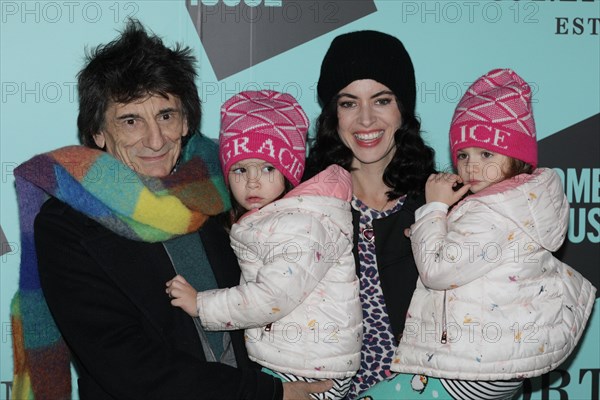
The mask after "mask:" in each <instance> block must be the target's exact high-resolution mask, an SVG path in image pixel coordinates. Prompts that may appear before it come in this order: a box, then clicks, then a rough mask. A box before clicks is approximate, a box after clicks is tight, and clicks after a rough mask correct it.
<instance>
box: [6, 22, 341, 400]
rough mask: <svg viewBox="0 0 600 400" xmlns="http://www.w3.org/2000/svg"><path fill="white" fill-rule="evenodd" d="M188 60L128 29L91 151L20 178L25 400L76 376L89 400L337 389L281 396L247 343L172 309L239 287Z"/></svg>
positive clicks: (65, 386) (54, 391) (104, 67)
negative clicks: (177, 278)
mask: <svg viewBox="0 0 600 400" xmlns="http://www.w3.org/2000/svg"><path fill="white" fill-rule="evenodd" d="M190 53H191V51H190V49H189V48H180V47H177V48H175V49H169V48H167V47H165V46H164V45H163V43H162V41H161V40H160V39H159V38H158V37H156V36H152V35H148V34H147V33H146V32H145V30H144V28H143V27H142V26H141V25H140V24H139V23H137V22H130V23H129V24H128V25H127V27H126V29H125V31H124V32H123V33H122V34H121V36H120V37H119V38H117V39H116V40H115V41H113V42H111V43H109V44H106V45H101V46H99V47H97V48H96V49H95V50H94V51H92V52H91V54H90V55H89V57H88V62H87V65H86V66H85V67H84V69H83V70H82V71H81V72H80V74H79V82H78V83H79V85H78V90H79V104H80V110H79V117H78V121H77V122H78V128H79V137H80V140H81V142H82V143H83V144H84V146H72V147H67V148H63V149H59V150H56V151H53V152H50V153H46V154H43V155H40V156H36V157H34V158H33V159H31V160H30V161H28V162H26V163H24V164H22V165H21V166H20V167H19V168H18V169H17V170H16V171H15V175H16V179H17V191H18V196H19V206H20V210H21V216H22V218H21V225H22V226H21V228H22V238H23V247H22V251H23V259H22V265H21V277H20V282H19V292H18V293H17V295H16V296H15V299H14V300H13V304H12V320H13V329H14V332H15V339H14V358H15V371H14V373H15V380H14V385H13V398H15V399H23V398H36V399H37V398H51V399H59V398H68V397H70V395H71V387H70V375H69V361H70V360H72V361H73V363H74V365H75V367H76V369H77V372H78V375H79V381H78V387H79V394H80V397H81V399H83V400H85V399H94V400H96V399H144V400H146V399H257V400H263V399H281V398H285V399H291V398H308V391H309V390H310V391H315V392H317V391H322V390H326V389H328V386H329V383H328V382H325V383H324V382H320V383H318V384H306V383H285V384H283V385H282V383H281V382H280V381H278V380H277V379H275V378H273V377H271V376H270V375H267V374H264V373H262V372H260V371H259V370H257V369H255V366H254V365H253V364H252V363H251V362H250V361H249V360H248V359H247V355H246V351H245V347H244V343H243V336H242V332H239V331H238V332H231V333H218V332H217V333H214V332H205V331H204V330H203V329H202V326H201V324H200V323H199V321H194V320H193V319H192V318H190V317H189V316H188V315H187V314H185V312H183V311H182V310H181V309H179V308H177V307H172V306H171V304H170V299H169V298H168V297H167V295H166V294H165V283H166V282H167V281H168V280H169V279H171V278H172V277H173V276H174V275H175V274H176V273H179V274H182V275H184V276H186V278H187V279H188V280H189V281H190V282H192V283H193V284H194V285H195V286H196V288H197V289H198V290H206V289H212V288H216V287H228V286H234V285H237V284H238V283H239V267H238V264H237V260H236V258H235V256H234V255H233V252H232V251H231V248H230V246H229V238H228V236H227V234H226V233H225V231H224V230H223V229H222V227H221V225H220V224H219V223H218V222H217V220H216V219H215V218H210V216H215V215H217V214H219V213H222V212H224V211H226V210H227V208H228V207H229V199H228V195H227V190H226V188H225V186H224V184H223V180H222V176H221V172H220V170H219V167H218V159H217V157H216V155H217V149H216V147H215V146H214V144H213V143H212V141H211V140H209V139H207V138H205V137H203V136H202V135H200V134H199V133H195V132H196V131H197V129H198V126H199V123H200V101H199V98H198V93H197V88H196V85H195V83H194V79H195V78H196V73H195V69H194V58H193V56H192V55H191V54H190ZM48 196H49V197H50V199H49V200H47V201H46V199H47V198H48ZM36 214H37V217H35V219H34V216H35V215H36ZM34 243H35V244H34Z"/></svg>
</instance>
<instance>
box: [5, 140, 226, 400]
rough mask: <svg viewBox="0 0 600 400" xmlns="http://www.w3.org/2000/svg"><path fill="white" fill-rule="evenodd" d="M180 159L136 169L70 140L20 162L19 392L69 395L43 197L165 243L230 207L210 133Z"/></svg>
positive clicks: (15, 315) (15, 323)
mask: <svg viewBox="0 0 600 400" xmlns="http://www.w3.org/2000/svg"><path fill="white" fill-rule="evenodd" d="M181 161H182V165H181V166H180V167H179V168H178V170H177V171H176V172H175V173H173V174H171V175H169V176H167V177H165V178H161V179H158V178H151V177H146V176H141V175H137V174H136V173H135V172H134V171H133V170H132V169H130V168H129V167H127V166H126V165H124V164H123V163H122V162H120V161H119V160H117V159H115V158H114V157H113V156H111V155H110V154H108V153H106V152H103V151H99V150H95V149H90V148H87V147H83V146H70V147H64V148H61V149H58V150H55V151H52V152H49V153H45V154H41V155H38V156H35V157H33V158H32V159H30V160H29V161H26V162H25V163H23V164H21V165H20V166H19V167H17V168H16V169H15V177H16V189H17V198H18V205H19V218H20V228H21V267H20V276H19V289H18V291H17V293H16V294H15V296H14V298H13V300H12V303H11V324H12V333H13V360H14V379H13V387H12V398H13V399H18V400H24V399H53V400H54V399H68V398H70V397H71V372H70V355H69V350H68V348H67V347H66V345H65V343H64V342H63V340H62V337H61V335H60V332H59V331H58V329H57V327H56V325H55V323H54V320H53V319H52V316H51V315H50V310H49V309H48V306H47V304H46V301H45V299H44V295H43V293H42V289H41V287H40V280H39V276H38V268H37V255H36V251H35V243H34V235H33V223H34V220H35V217H36V215H37V214H38V213H39V211H40V208H41V206H42V204H43V203H44V202H45V201H46V200H47V199H48V198H49V197H50V196H52V197H56V198H57V199H59V200H61V201H63V202H65V203H67V204H69V205H70V206H71V207H73V208H74V209H76V210H78V211H80V212H81V213H83V214H85V215H87V216H88V217H90V218H92V219H93V220H95V221H97V222H99V223H100V224H102V225H103V226H105V227H107V228H108V229H110V230H111V231H113V232H115V233H117V234H119V235H121V236H124V237H126V238H129V239H132V240H138V241H144V242H162V241H165V240H168V239H171V238H174V237H177V236H180V235H184V234H186V233H190V232H194V231H196V230H197V229H198V228H200V226H202V224H203V223H204V222H205V221H206V219H207V218H208V217H209V216H212V215H217V214H219V213H221V212H223V211H226V210H228V209H229V208H230V206H231V205H230V203H229V194H228V191H227V188H226V186H225V182H224V179H223V175H222V173H221V169H220V165H219V160H218V149H217V147H216V144H215V143H214V142H213V141H212V140H210V139H208V138H206V137H204V136H202V135H200V134H195V135H193V137H192V138H191V139H190V141H189V142H188V143H187V145H186V146H185V147H184V149H183V153H182V159H181Z"/></svg>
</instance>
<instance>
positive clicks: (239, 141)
mask: <svg viewBox="0 0 600 400" xmlns="http://www.w3.org/2000/svg"><path fill="white" fill-rule="evenodd" d="M308 127H309V120H308V117H307V116H306V113H305V112H304V110H303V109H302V107H300V104H298V102H297V101H296V99H295V98H294V97H293V96H291V95H289V94H286V93H279V92H275V91H272V90H262V91H245V92H241V93H238V94H236V95H235V96H233V97H232V98H230V99H229V100H227V101H226V102H225V103H224V104H223V106H222V107H221V131H220V134H219V158H220V160H221V167H222V168H223V174H224V175H225V181H226V182H228V175H229V169H230V168H231V166H232V165H233V164H235V163H236V162H238V161H242V160H245V159H249V158H257V159H260V160H263V161H267V162H270V163H272V164H273V166H274V167H275V168H277V170H279V172H281V173H282V174H283V175H284V176H285V177H286V178H287V179H288V180H289V181H290V183H291V184H292V185H294V186H296V185H298V183H300V179H301V178H302V174H303V173H304V164H305V159H306V133H307V132H308Z"/></svg>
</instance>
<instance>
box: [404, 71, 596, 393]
mask: <svg viewBox="0 0 600 400" xmlns="http://www.w3.org/2000/svg"><path fill="white" fill-rule="evenodd" d="M450 149H451V152H452V160H453V162H454V165H455V166H456V168H457V170H458V173H457V174H449V173H441V174H433V175H431V176H430V177H429V179H428V181H427V183H426V186H425V197H426V201H427V203H426V204H425V205H424V206H422V207H421V208H419V209H418V210H417V211H416V213H415V223H414V225H412V226H411V229H410V232H411V234H410V235H411V241H412V245H413V252H414V256H415V261H416V264H417V268H418V270H419V275H420V278H419V281H418V282H417V288H416V290H415V292H414V294H413V298H412V301H411V304H410V307H409V310H408V314H407V319H406V325H405V329H404V333H403V335H402V339H401V340H400V344H399V346H398V348H397V350H396V354H395V357H394V360H393V365H392V370H394V371H396V372H403V373H410V374H420V375H424V376H427V377H429V381H431V380H432V378H439V381H440V382H441V384H442V385H443V387H444V388H445V390H446V391H447V393H448V394H449V395H450V398H454V399H457V398H464V396H466V393H469V396H472V397H473V398H486V399H504V398H511V396H512V395H514V393H516V391H517V390H518V389H519V387H520V386H521V382H522V380H523V379H524V378H530V377H535V376H539V375H542V374H545V373H546V372H549V371H551V370H553V369H555V368H556V367H558V366H559V365H560V364H561V363H562V362H563V361H564V360H565V359H566V358H567V357H568V356H569V355H570V354H571V352H572V351H573V350H574V349H575V347H576V345H577V343H578V341H579V339H580V338H581V335H582V333H583V331H584V328H585V325H586V322H587V320H588V318H589V316H590V313H591V311H592V307H593V304H594V301H595V292H596V288H594V287H593V286H592V284H591V283H590V282H589V281H588V280H587V279H585V278H584V277H583V276H582V275H581V274H579V273H578V272H577V271H575V270H574V269H573V268H571V267H570V266H568V265H566V264H564V263H562V262H561V261H560V260H558V259H556V258H555V257H554V256H553V254H552V253H553V252H554V251H556V250H558V248H559V247H560V246H561V245H562V243H563V241H564V239H565V236H566V233H567V225H568V221H569V204H568V202H567V198H566V196H565V194H564V191H563V188H562V185H561V181H560V179H559V177H558V175H557V174H556V173H555V172H554V171H553V170H551V169H544V168H539V169H535V168H536V167H537V143H536V132H535V123H534V120H533V112H532V107H531V89H530V87H529V85H528V84H527V83H526V82H525V81H524V80H523V79H522V78H521V77H520V76H519V75H517V74H516V73H515V72H514V71H512V70H510V69H495V70H492V71H490V72H488V73H487V74H485V75H484V76H482V77H480V78H479V79H477V81H475V83H473V85H471V87H470V88H469V89H468V91H467V93H465V95H464V96H463V97H462V99H461V100H460V102H459V103H458V106H457V107H456V111H455V112H454V117H453V118H452V123H451V127H450ZM461 184H462V185H463V186H460V185H461ZM465 195H467V196H466V197H464V196H465ZM463 197H464V199H463ZM461 199H462V200H461ZM456 202H459V203H458V204H457V205H455V206H454V207H453V208H452V209H451V211H450V212H448V209H449V208H450V207H451V206H453V205H454V204H455V203H456ZM434 380H435V379H434ZM425 381H427V379H426V380H425Z"/></svg>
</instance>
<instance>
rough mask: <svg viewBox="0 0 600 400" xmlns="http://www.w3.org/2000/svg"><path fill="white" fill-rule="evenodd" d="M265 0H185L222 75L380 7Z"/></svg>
mask: <svg viewBox="0 0 600 400" xmlns="http://www.w3.org/2000/svg"><path fill="white" fill-rule="evenodd" d="M266 2H267V0H264V1H262V2H260V4H259V5H255V6H253V7H250V6H248V5H246V3H245V0H240V2H239V4H238V5H236V6H233V7H230V6H226V5H225V4H224V3H223V1H218V2H217V3H216V5H212V6H207V5H204V4H203V3H202V1H201V0H186V7H187V10H188V13H189V14H190V17H191V18H192V22H193V23H194V26H195V27H196V31H197V32H198V35H199V37H200V40H201V41H202V45H203V46H204V50H205V51H206V54H207V56H208V58H209V60H210V63H211V65H212V67H213V70H214V71H215V75H216V76H217V79H218V80H222V79H224V78H227V77H228V76H231V75H233V74H235V73H238V72H240V71H243V70H245V69H247V68H249V67H251V66H253V65H256V64H258V63H260V62H262V61H265V60H268V59H269V58H271V57H275V56H277V55H279V54H281V53H283V52H285V51H287V50H290V49H292V48H294V47H296V46H299V45H301V44H304V43H306V42H308V41H310V40H312V39H314V38H316V37H319V36H321V35H324V34H326V33H329V32H331V31H333V30H335V29H337V28H339V27H341V26H344V25H346V24H349V23H350V22H353V21H356V20H357V19H359V18H362V17H364V16H366V15H369V14H371V13H373V12H375V11H377V8H376V7H375V2H374V1H373V0H313V1H305V0H281V6H267V5H265V3H266ZM271 2H273V0H271ZM213 3H214V1H213ZM255 3H256V1H255ZM307 61H310V60H307ZM315 61H316V60H312V61H311V62H312V64H314V62H315ZM316 62H317V63H318V62H319V61H316ZM312 66H313V67H314V65H312Z"/></svg>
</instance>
